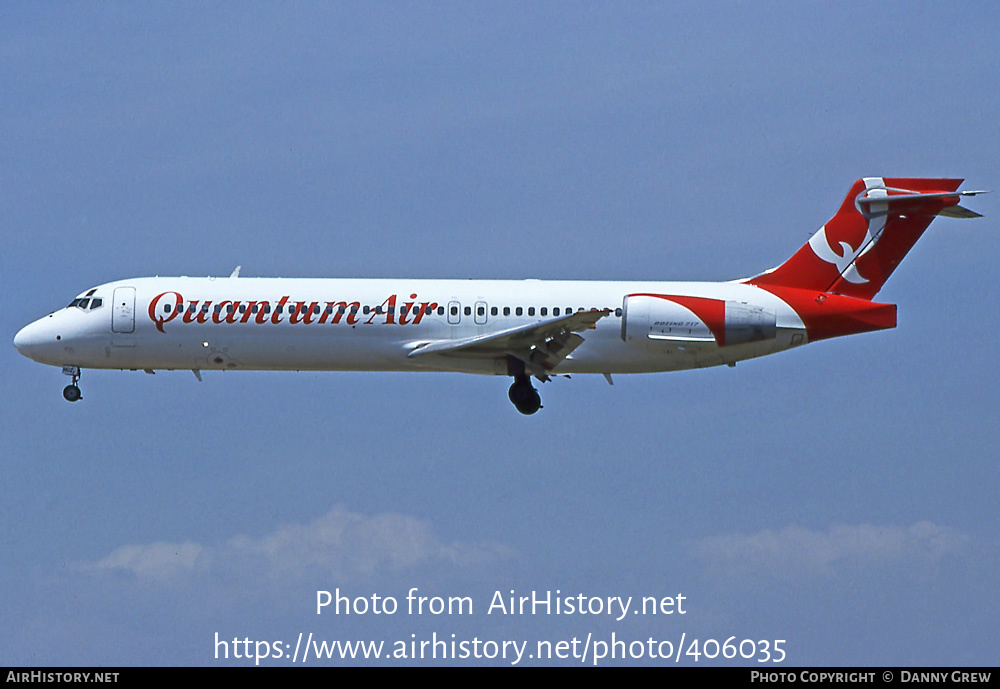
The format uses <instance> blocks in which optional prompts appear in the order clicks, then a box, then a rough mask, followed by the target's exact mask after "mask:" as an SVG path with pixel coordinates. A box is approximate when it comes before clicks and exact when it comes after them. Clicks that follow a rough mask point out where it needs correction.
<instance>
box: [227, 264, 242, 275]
mask: <svg viewBox="0 0 1000 689" xmlns="http://www.w3.org/2000/svg"><path fill="white" fill-rule="evenodd" d="M242 267H243V266H236V267H235V268H233V272H232V273H231V274H230V275H229V277H231V278H238V277H239V276H240V268H242Z"/></svg>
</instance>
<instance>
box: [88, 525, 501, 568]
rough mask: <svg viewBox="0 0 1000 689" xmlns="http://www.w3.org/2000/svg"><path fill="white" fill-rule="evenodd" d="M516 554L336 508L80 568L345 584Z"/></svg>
mask: <svg viewBox="0 0 1000 689" xmlns="http://www.w3.org/2000/svg"><path fill="white" fill-rule="evenodd" d="M510 555H511V550H510V549H509V548H507V547H505V546H502V545H497V544H489V543H481V544H466V543H457V542H456V543H450V544H448V543H442V542H441V541H440V540H439V539H438V537H437V536H436V535H435V534H434V533H433V530H432V529H431V525H430V522H427V521H424V520H420V519H417V518H415V517H410V516H407V515H403V514H392V513H386V514H376V515H372V516H368V515H364V514H358V513H356V512H350V511H348V510H347V509H345V508H343V507H334V508H333V509H332V510H330V511H329V512H327V513H326V514H324V515H323V516H321V517H320V518H318V519H316V520H315V521H312V522H310V523H308V524H288V525H283V526H280V527H278V528H277V529H276V530H275V531H273V532H272V533H270V534H267V535H265V536H263V537H261V538H252V537H250V536H244V535H240V536H236V537H234V538H232V539H230V540H228V541H227V542H225V543H224V544H222V545H219V546H214V547H213V546H203V545H199V544H197V543H193V542H190V541H188V542H184V543H151V544H147V545H126V546H123V547H121V548H118V549H117V550H115V551H114V552H112V553H111V554H110V555H108V556H107V557H105V558H102V559H101V560H98V561H97V562H95V563H91V564H84V565H82V569H84V570H86V571H90V572H95V573H102V572H111V571H119V572H128V573H131V574H133V575H135V576H136V577H139V578H142V579H148V580H159V581H167V580H177V579H182V578H185V577H188V576H193V575H196V574H197V573H200V572H240V573H243V574H249V575H251V576H263V577H265V578H268V579H276V580H286V581H287V580H288V579H289V578H295V577H296V576H301V575H303V574H305V573H309V572H316V573H320V574H323V575H326V576H332V577H338V578H345V577H358V576H367V575H371V574H375V573H379V572H387V571H396V570H402V569H409V568H413V567H417V566H419V565H422V564H425V563H431V562H435V563H443V564H453V565H459V566H462V565H473V564H478V563H483V562H490V561H494V560H497V559H501V558H506V557H509V556H510Z"/></svg>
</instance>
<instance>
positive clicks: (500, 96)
mask: <svg viewBox="0 0 1000 689" xmlns="http://www.w3.org/2000/svg"><path fill="white" fill-rule="evenodd" d="M0 27H2V28H0V60H2V64H3V68H2V69H0V87H2V91H3V93H4V97H3V98H2V99H0V124H2V129H3V132H4V133H3V139H2V140H3V153H2V156H0V160H2V165H0V232H2V233H3V238H4V240H5V243H6V247H7V250H6V251H4V252H3V253H2V255H0V275H2V276H3V277H2V281H3V286H4V288H5V290H4V292H5V294H6V295H7V299H6V301H5V304H6V306H5V308H4V309H2V310H0V326H2V331H3V332H4V333H6V334H7V337H8V341H9V340H10V338H12V337H13V335H14V333H15V332H16V331H17V329H18V328H20V327H21V326H23V325H25V324H26V323H28V322H29V321H31V320H34V319H35V318H38V317H40V316H42V315H44V314H45V313H47V312H49V311H50V310H53V309H56V308H59V307H61V306H63V305H64V304H66V303H68V302H69V300H70V299H71V298H72V297H73V296H75V295H76V294H78V293H80V292H81V291H83V290H85V289H87V288H89V287H91V286H94V285H97V284H100V283H102V282H106V281H110V280H114V279H119V278H124V277H130V276H143V275H154V274H159V275H177V274H185V275H228V274H229V272H230V271H231V270H232V268H233V267H234V266H235V265H237V264H242V266H243V275H259V276H329V277H455V278H512V279H514V278H524V277H537V278H559V279H699V280H700V279H705V280H726V279H732V278H736V277H742V276H746V275H751V274H755V273H757V272H759V271H761V270H763V269H765V268H768V267H771V266H773V265H776V264H778V263H780V262H781V261H782V260H784V259H785V258H786V257H788V256H790V255H791V254H792V253H793V252H794V251H795V250H796V249H797V248H798V247H799V246H801V245H802V244H803V243H804V242H805V241H806V240H807V239H808V237H809V236H810V235H811V233H812V232H814V231H815V230H816V229H817V228H818V227H819V226H820V225H821V224H822V223H823V222H825V221H826V220H827V219H828V218H829V217H830V216H831V215H832V214H833V212H834V211H835V210H836V208H837V207H838V206H839V204H840V202H841V200H842V199H843V195H844V194H845V193H846V191H847V190H848V188H849V187H850V184H851V183H852V182H853V180H855V179H857V178H859V177H862V176H871V175H884V176H927V177H937V176H942V177H944V176H956V177H964V178H966V180H967V182H966V185H965V186H966V187H967V188H978V189H981V188H987V189H989V188H996V187H997V186H998V181H997V180H998V178H1000V173H998V168H997V163H996V160H997V151H998V150H1000V130H998V128H997V126H996V117H995V113H996V112H997V106H998V102H997V94H996V93H995V88H994V85H995V84H996V83H998V81H1000V50H998V49H997V48H998V43H997V38H996V37H997V36H998V35H1000V11H998V10H997V9H996V8H995V7H994V6H993V5H992V4H989V3H967V4H959V5H957V6H948V7H944V6H943V5H941V4H940V3H918V2H907V3H878V4H874V5H873V4H871V3H836V4H832V5H829V6H828V5H816V4H808V3H807V4H798V3H792V4H781V3H779V4H765V3H698V4H680V3H678V4H670V5H665V4H656V3H648V4H647V3H630V4H627V5H621V4H588V3H528V4H518V3H502V4H484V3H426V4H423V3H392V4H333V3H330V4H305V3H301V4H291V5H288V4H260V3H251V4H241V5H230V4H221V5H211V6H208V7H205V6H204V5H202V4H194V3H192V4H173V5H163V6H159V5H157V6H145V5H144V6H133V5H128V4H99V5H94V4H90V3H82V4H68V5H65V4H59V5H31V6H28V5H16V4H14V5H11V4H8V5H5V6H4V7H3V8H2V9H0ZM967 205H969V206H970V207H971V208H973V209H975V210H978V211H979V212H981V213H983V214H984V215H985V216H986V217H985V218H984V219H982V220H977V221H957V220H948V219H941V220H938V221H936V222H935V223H934V225H932V227H931V229H930V231H929V232H928V233H927V235H925V237H924V238H922V239H921V241H920V242H919V243H918V244H917V246H916V247H915V249H914V250H913V252H911V254H910V255H909V256H908V257H907V259H906V261H905V262H904V264H903V265H902V266H901V267H900V268H899V270H898V271H897V272H896V274H895V275H894V276H893V278H892V279H891V280H890V281H889V283H888V284H887V285H886V287H885V288H884V289H883V291H882V292H881V293H880V294H879V299H880V300H882V301H889V302H893V303H898V304H899V326H898V328H896V329H895V330H891V331H886V332H880V333H874V334H867V335H861V336H857V337H852V338H844V339H841V340H834V341H828V342H822V343H817V344H814V345H812V346H809V347H805V348H802V349H799V350H796V351H793V352H788V353H785V354H781V355H777V356H774V357H769V358H765V359H761V360H757V361H750V362H745V363H742V364H740V365H739V366H737V367H736V368H735V369H732V370H731V369H718V370H705V371H697V372H688V373H676V374H669V375H668V374H662V375H649V376H634V377H628V376H620V377H618V378H616V380H615V385H614V387H609V386H608V385H607V384H606V383H605V381H604V380H603V379H602V378H600V377H588V376H577V377H574V379H573V380H571V381H566V380H558V381H555V382H552V383H549V384H546V385H545V386H543V388H542V389H541V392H542V397H543V400H544V403H545V409H544V410H543V411H542V412H540V413H539V414H537V415H535V416H533V417H521V416H520V415H518V414H517V413H516V411H515V410H514V409H513V408H512V407H511V406H510V404H509V403H508V401H507V399H506V388H507V385H508V382H507V381H506V379H502V378H496V379H493V378H487V377H475V376H462V375H459V374H454V375H419V374H412V375H410V374H354V373H323V374H318V373H317V374H312V373H299V374H293V373H287V374H279V373H239V374H223V373H215V374H212V373H207V374H206V375H205V380H204V382H203V383H198V382H197V381H196V380H195V379H194V376H192V375H190V373H187V374H185V373H182V372H175V373H158V374H157V375H156V376H146V375H144V374H142V373H127V372H114V371H108V372H103V371H85V372H84V376H83V379H82V387H83V392H84V397H85V399H84V401H83V402H81V403H78V404H75V405H70V404H67V403H65V402H64V401H63V400H62V399H61V396H60V390H61V388H62V386H63V385H65V381H64V379H63V377H62V376H61V375H60V373H59V371H58V370H56V369H53V368H47V367H43V366H40V365H38V364H35V363H33V362H31V361H29V360H27V359H24V358H22V357H20V356H18V355H17V353H16V351H15V350H14V348H13V347H12V346H8V347H6V348H3V349H0V362H2V363H0V366H2V372H3V375H2V376H0V381H2V384H3V393H4V394H3V397H2V399H3V401H2V402H0V407H2V414H0V428H2V431H3V436H4V438H5V443H4V450H3V453H2V456H3V462H2V464H0V472H2V473H0V505H2V523H3V529H2V539H0V552H2V558H0V581H2V583H3V585H2V587H0V617H2V619H4V620H8V621H9V623H8V624H4V625H2V628H3V630H2V631H0V649H3V650H2V651H0V662H2V663H4V664H26V665H35V664H55V665H73V664H87V665H93V664H116V665H117V664H121V665H132V664H136V665H140V664H169V665H174V664H198V665H203V664H215V663H216V662H221V661H217V660H216V659H215V657H214V638H215V637H214V635H215V633H219V635H220V637H221V638H230V639H231V638H232V637H239V638H244V637H247V638H250V639H254V640H257V639H267V640H275V639H282V640H293V639H294V638H295V637H296V635H297V634H298V633H299V632H304V633H306V634H308V633H310V632H313V633H314V634H315V635H316V637H317V638H325V639H331V640H332V639H338V638H339V639H372V640H379V639H381V640H384V641H385V642H386V643H387V644H391V642H393V641H395V640H398V639H403V640H409V639H411V638H419V639H422V638H427V637H429V636H430V635H431V634H433V633H435V632H436V633H438V634H439V635H442V634H445V635H450V634H456V637H457V638H460V639H462V638H468V639H471V638H473V637H477V638H480V639H492V640H498V641H502V640H505V639H516V640H531V641H532V642H533V641H534V640H537V639H546V640H552V641H559V640H564V639H571V638H573V637H574V636H575V637H585V636H586V635H587V634H588V633H590V634H593V635H594V637H595V638H606V639H607V638H610V637H611V635H612V634H616V635H617V638H624V639H627V640H632V639H640V640H644V639H646V638H647V637H650V636H652V637H654V638H657V639H671V640H674V642H676V640H677V639H678V638H679V637H680V635H681V634H682V633H683V634H686V638H688V639H691V638H699V639H708V638H716V639H720V640H724V639H726V638H728V637H730V636H736V637H737V638H738V639H744V638H748V639H786V640H787V641H786V642H785V646H784V647H785V649H786V651H787V654H788V655H787V658H788V659H787V661H786V664H796V665H799V664H820V665H853V664H873V665H924V664H937V665H958V664H995V663H996V648H995V640H996V638H997V637H998V635H1000V625H998V622H997V620H998V619H1000V615H998V612H1000V604H998V594H997V587H996V571H997V570H998V567H1000V538H998V536H997V528H996V527H997V523H998V515H997V505H996V498H997V495H998V494H1000V464H998V461H997V450H996V448H997V447H998V446H1000V429H998V426H997V423H996V416H997V410H998V408H1000V393H998V392H997V382H998V373H1000V369H998V364H997V360H996V356H995V343H996V341H997V339H998V334H1000V332H998V331H1000V328H998V320H997V307H996V305H997V304H998V303H1000V288H998V286H997V279H996V278H997V271H996V261H997V248H996V247H997V240H996V237H997V234H996V218H997V217H1000V215H998V211H997V204H996V198H994V197H993V196H985V197H979V198H976V199H974V200H971V201H970V202H969V203H968V204H967ZM337 587H339V588H340V589H341V590H342V591H344V592H350V594H351V595H352V596H368V597H370V596H371V595H372V594H378V595H381V596H394V597H396V598H397V599H399V600H401V601H402V600H405V596H406V592H407V591H408V590H409V589H410V588H411V587H418V588H419V589H420V591H421V592H422V593H424V594H425V595H429V596H432V595H437V596H469V597H471V598H472V599H473V601H474V603H475V610H474V614H473V615H471V616H468V615H467V616H450V617H446V616H441V617H434V616H414V615H406V614H396V615H392V616H374V615H367V616H357V615H355V616H343V615H340V616H338V615H332V614H324V615H321V616H317V615H316V614H315V597H316V591H317V590H318V589H319V590H333V589H335V588H337ZM511 589H514V590H515V591H517V593H518V594H522V593H523V594H529V593H530V591H532V590H536V591H546V590H552V591H554V590H556V589H558V590H560V591H561V592H562V595H576V594H578V593H583V594H585V595H586V596H588V597H589V596H597V597H608V596H635V597H641V596H656V597H663V596H673V595H676V594H677V593H682V594H683V595H684V596H685V597H686V599H687V610H688V612H687V614H686V615H684V616H683V617H680V616H679V615H675V616H672V617H666V616H633V617H630V618H628V619H625V620H622V621H621V622H617V621H615V620H614V619H609V618H608V617H607V616H591V617H581V616H554V615H550V616H546V615H535V616H500V615H496V614H492V615H487V614H486V609H487V608H488V606H489V603H490V600H491V598H492V596H493V594H494V592H495V591H501V592H504V593H505V592H507V591H509V590H511ZM411 635H416V637H411ZM685 661H686V662H687V661H690V658H686V659H685ZM230 662H232V661H230ZM236 662H237V664H240V663H243V662H245V661H236ZM269 662H270V663H271V664H280V663H281V662H284V661H269ZM396 662H398V661H396ZM482 662H493V663H495V664H504V662H505V661H503V660H502V659H496V660H494V661H482ZM528 662H529V661H525V664H527V663H528ZM530 662H534V663H537V662H539V661H537V660H533V661H530ZM561 662H564V663H566V664H573V663H574V662H579V661H572V660H567V661H561ZM648 662H650V661H649V659H648V658H646V659H642V660H635V661H633V660H629V661H626V664H632V663H648ZM712 662H716V663H720V662H721V661H712ZM699 663H700V664H705V663H706V661H705V660H704V659H702V660H701V661H699Z"/></svg>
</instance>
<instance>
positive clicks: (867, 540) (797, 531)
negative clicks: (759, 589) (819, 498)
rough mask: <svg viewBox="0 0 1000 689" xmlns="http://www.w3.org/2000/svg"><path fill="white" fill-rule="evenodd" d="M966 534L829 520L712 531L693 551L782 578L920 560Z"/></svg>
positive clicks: (939, 554)
mask: <svg viewBox="0 0 1000 689" xmlns="http://www.w3.org/2000/svg"><path fill="white" fill-rule="evenodd" d="M969 540H970V539H969V537H968V536H966V535H965V534H962V533H960V532H958V531H955V530H954V529H950V528H948V527H945V526H938V525H936V524H933V523H931V522H928V521H922V522H917V523H916V524H914V525H912V526H909V527H900V526H876V525H872V524H857V525H850V524H834V525H833V526H831V527H830V528H829V529H827V530H826V531H814V530H811V529H806V528H804V527H801V526H788V527H785V528H783V529H780V530H777V531H772V530H770V529H765V530H764V531H759V532H757V533H754V534H732V535H725V536H713V537H710V538H705V539H702V540H700V541H697V542H696V543H695V544H694V547H693V548H694V552H695V554H696V555H698V556H699V557H700V558H701V559H703V560H704V561H705V562H706V563H707V564H708V565H709V566H710V567H712V568H717V569H721V570H724V571H727V570H728V571H730V572H732V573H740V574H746V573H748V572H757V573H761V574H771V575H776V576H779V577H782V578H794V577H795V576H797V575H799V574H803V573H809V574H817V573H820V574H829V573H832V572H833V571H834V570H835V568H837V567H839V566H845V565H854V566H874V565H880V564H892V563H900V562H902V563H907V562H909V563H912V564H926V563H930V562H937V561H939V560H941V559H942V558H944V557H945V556H947V555H949V554H952V553H956V552H957V551H960V550H961V549H962V548H964V547H965V545H966V544H967V543H968V542H969Z"/></svg>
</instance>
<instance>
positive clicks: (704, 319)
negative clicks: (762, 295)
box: [622, 294, 777, 347]
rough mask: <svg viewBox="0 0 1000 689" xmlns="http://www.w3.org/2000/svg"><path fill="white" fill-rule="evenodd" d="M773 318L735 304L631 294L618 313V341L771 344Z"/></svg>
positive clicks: (646, 344) (768, 312)
mask: <svg viewBox="0 0 1000 689" xmlns="http://www.w3.org/2000/svg"><path fill="white" fill-rule="evenodd" d="M776 334H777V315H776V314H775V312H774V311H771V310H770V309H766V308H763V307H761V306H754V305H753V304H747V303H744V302H738V301H724V300H722V299H708V298H705V297H685V296H677V295H672V294H630V295H628V296H627V297H625V304H624V307H623V312H622V339H623V340H624V341H625V342H628V343H631V344H636V345H640V346H644V347H657V346H669V345H675V346H676V345H698V344H702V345H705V346H708V345H713V344H714V345H718V346H719V347H730V346H732V345H738V344H746V343H748V342H760V341H763V340H773V339H774V338H775V335H776Z"/></svg>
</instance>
